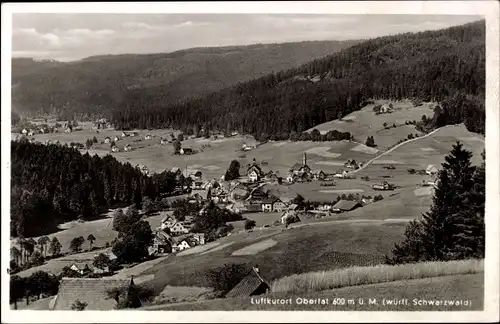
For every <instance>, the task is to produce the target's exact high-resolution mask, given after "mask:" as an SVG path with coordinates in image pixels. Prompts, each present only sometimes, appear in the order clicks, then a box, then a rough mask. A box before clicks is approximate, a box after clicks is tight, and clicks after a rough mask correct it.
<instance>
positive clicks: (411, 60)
mask: <svg viewBox="0 0 500 324" xmlns="http://www.w3.org/2000/svg"><path fill="white" fill-rule="evenodd" d="M145 91H146V90H144V89H135V90H131V91H129V92H128V93H127V95H126V96H125V99H124V100H123V104H122V106H120V109H116V110H114V112H113V113H112V118H111V120H112V123H113V124H115V126H116V127H117V128H120V129H130V128H166V127H174V128H177V129H181V130H183V131H187V130H190V129H201V128H203V129H211V130H218V131H222V132H225V133H230V132H232V131H234V130H236V131H238V132H240V133H246V134H251V135H254V136H255V137H256V138H258V139H260V140H264V139H276V140H282V139H288V138H290V136H291V134H293V133H302V132H304V131H305V130H307V129H309V128H312V127H314V126H316V125H318V124H321V123H324V122H327V121H330V120H333V119H338V118H341V117H343V116H345V115H347V114H349V113H351V112H353V111H356V110H359V109H360V108H361V107H362V106H363V105H364V104H365V103H366V102H367V101H368V100H371V99H382V98H383V99H393V100H400V99H404V98H412V99H414V100H417V101H418V100H421V101H436V102H440V103H442V109H443V112H444V113H443V114H441V113H439V114H438V115H437V116H435V118H433V119H431V120H432V121H434V122H436V123H437V124H436V125H435V126H436V127H437V125H439V124H442V123H445V124H454V123H461V122H464V123H465V124H466V126H467V128H468V129H469V130H471V131H475V132H479V133H484V114H485V110H484V97H485V23H484V21H479V22H475V23H470V24H466V25H462V26H457V27H452V28H447V29H443V30H438V31H428V32H421V33H414V34H413V33H406V34H401V35H396V36H388V37H379V38H375V39H371V40H368V41H365V42H362V43H360V44H357V45H354V46H352V47H350V48H348V49H345V50H342V51H340V52H339V53H336V54H333V55H330V56H327V57H325V58H322V59H317V60H314V61H312V62H310V63H308V64H305V65H303V66H301V67H299V68H294V69H289V70H285V71H280V72H278V73H272V74H269V75H266V76H263V77H261V78H258V79H254V80H251V81H248V82H244V83H240V84H237V85H236V86H234V87H231V88H227V89H224V90H221V91H218V92H214V93H211V94H208V95H205V96H203V97H199V98H194V99H190V100H186V101H184V102H180V103H171V102H169V101H168V99H167V100H162V101H154V102H152V101H151V100H150V99H148V98H151V93H150V92H151V89H148V90H147V91H149V94H148V96H146V94H145V93H144V92H145ZM459 94H460V96H459ZM153 96H154V95H153ZM271 137H272V138H271Z"/></svg>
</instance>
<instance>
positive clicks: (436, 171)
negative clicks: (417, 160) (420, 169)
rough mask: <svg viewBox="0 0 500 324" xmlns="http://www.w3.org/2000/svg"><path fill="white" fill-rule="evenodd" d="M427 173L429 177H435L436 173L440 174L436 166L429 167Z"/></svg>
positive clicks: (430, 165)
mask: <svg viewBox="0 0 500 324" xmlns="http://www.w3.org/2000/svg"><path fill="white" fill-rule="evenodd" d="M425 173H427V174H428V175H435V174H436V173H438V169H437V168H436V167H435V166H434V165H432V164H429V165H428V166H427V169H425Z"/></svg>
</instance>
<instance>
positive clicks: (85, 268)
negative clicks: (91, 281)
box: [69, 262, 93, 275]
mask: <svg viewBox="0 0 500 324" xmlns="http://www.w3.org/2000/svg"><path fill="white" fill-rule="evenodd" d="M69 268H70V269H71V270H73V271H76V272H78V273H79V274H81V275H85V274H88V273H91V272H93V269H91V267H90V266H89V265H88V263H86V262H75V263H73V264H72V265H71V266H70V267H69Z"/></svg>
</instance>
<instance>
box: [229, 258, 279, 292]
mask: <svg viewBox="0 0 500 324" xmlns="http://www.w3.org/2000/svg"><path fill="white" fill-rule="evenodd" d="M269 289H270V286H269V284H268V283H267V281H266V280H265V279H264V278H263V277H262V276H261V274H260V270H259V268H258V266H255V267H253V268H252V270H251V271H250V272H249V273H248V274H247V275H246V276H245V277H244V278H243V279H242V280H241V281H240V282H239V283H238V284H237V285H236V286H235V287H234V288H233V289H231V291H229V292H228V293H227V295H226V297H228V298H235V297H249V296H255V295H261V294H264V293H266V292H267V291H268V290H269Z"/></svg>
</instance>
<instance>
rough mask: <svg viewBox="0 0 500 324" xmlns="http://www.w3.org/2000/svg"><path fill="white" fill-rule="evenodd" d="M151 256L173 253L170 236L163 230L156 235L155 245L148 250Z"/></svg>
mask: <svg viewBox="0 0 500 324" xmlns="http://www.w3.org/2000/svg"><path fill="white" fill-rule="evenodd" d="M148 251H149V254H150V255H151V254H163V253H172V243H171V237H170V235H169V234H167V233H165V232H164V231H162V230H159V231H156V232H155V233H154V238H153V245H152V246H150V247H149V248H148Z"/></svg>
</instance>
